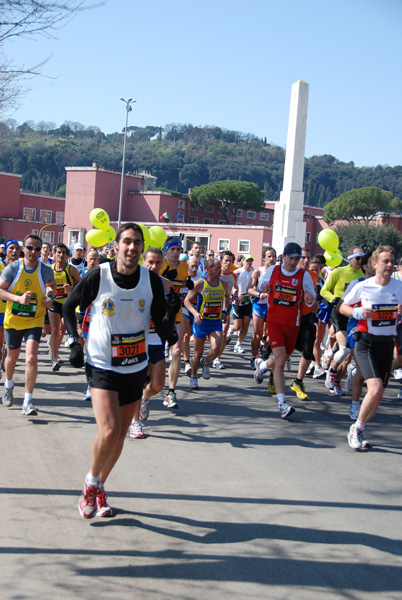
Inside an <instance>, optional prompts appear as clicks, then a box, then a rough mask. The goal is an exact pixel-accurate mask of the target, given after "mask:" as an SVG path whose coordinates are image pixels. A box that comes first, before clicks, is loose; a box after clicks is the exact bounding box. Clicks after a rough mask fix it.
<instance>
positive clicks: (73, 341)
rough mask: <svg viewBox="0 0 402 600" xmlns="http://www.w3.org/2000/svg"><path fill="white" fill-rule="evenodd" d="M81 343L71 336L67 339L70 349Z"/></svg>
mask: <svg viewBox="0 0 402 600" xmlns="http://www.w3.org/2000/svg"><path fill="white" fill-rule="evenodd" d="M79 341H80V340H79V339H78V338H76V337H73V336H72V335H70V337H68V338H67V343H68V345H69V346H70V348H71V346H74V344H78V342H79Z"/></svg>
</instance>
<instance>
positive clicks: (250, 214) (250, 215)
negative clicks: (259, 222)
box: [247, 210, 256, 219]
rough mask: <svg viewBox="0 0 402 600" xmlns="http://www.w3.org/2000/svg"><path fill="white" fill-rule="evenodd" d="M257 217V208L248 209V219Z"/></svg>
mask: <svg viewBox="0 0 402 600" xmlns="http://www.w3.org/2000/svg"><path fill="white" fill-rule="evenodd" d="M255 217H256V212H255V210H248V211H247V219H255Z"/></svg>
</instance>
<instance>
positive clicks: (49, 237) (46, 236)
mask: <svg viewBox="0 0 402 600" xmlns="http://www.w3.org/2000/svg"><path fill="white" fill-rule="evenodd" d="M42 242H47V243H48V244H54V231H49V230H48V229H44V230H43V231H42Z"/></svg>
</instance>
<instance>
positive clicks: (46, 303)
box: [43, 296, 53, 308]
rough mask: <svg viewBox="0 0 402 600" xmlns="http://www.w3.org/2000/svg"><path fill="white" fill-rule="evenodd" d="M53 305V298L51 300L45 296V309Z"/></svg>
mask: <svg viewBox="0 0 402 600" xmlns="http://www.w3.org/2000/svg"><path fill="white" fill-rule="evenodd" d="M52 304H53V298H49V296H45V297H44V298H43V306H44V307H45V308H50V307H51V306H52Z"/></svg>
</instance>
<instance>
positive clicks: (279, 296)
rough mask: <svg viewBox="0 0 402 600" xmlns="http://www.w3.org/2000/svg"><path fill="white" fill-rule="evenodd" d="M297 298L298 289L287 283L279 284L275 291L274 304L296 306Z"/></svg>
mask: <svg viewBox="0 0 402 600" xmlns="http://www.w3.org/2000/svg"><path fill="white" fill-rule="evenodd" d="M296 298H297V290H296V289H295V288H292V287H288V286H285V285H279V286H278V287H277V288H275V291H274V298H273V301H274V304H281V305H282V306H295V304H296Z"/></svg>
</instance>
